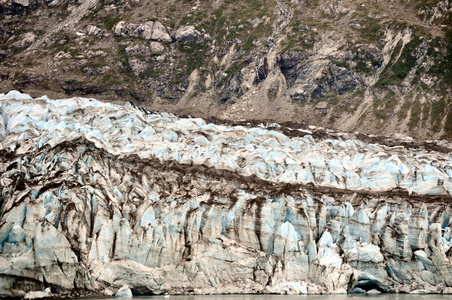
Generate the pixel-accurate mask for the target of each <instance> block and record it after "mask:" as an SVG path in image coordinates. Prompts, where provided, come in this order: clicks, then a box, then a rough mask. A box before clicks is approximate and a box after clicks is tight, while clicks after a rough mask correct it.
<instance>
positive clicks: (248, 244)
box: [0, 91, 452, 297]
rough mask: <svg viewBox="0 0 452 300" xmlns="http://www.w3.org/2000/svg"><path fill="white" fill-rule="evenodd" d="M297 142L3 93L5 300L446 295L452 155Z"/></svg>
mask: <svg viewBox="0 0 452 300" xmlns="http://www.w3.org/2000/svg"><path fill="white" fill-rule="evenodd" d="M299 132H300V133H302V134H300V135H299V136H292V137H291V136H286V135H284V134H283V133H281V132H279V131H278V130H277V128H276V129H270V128H265V126H259V127H254V128H253V127H246V126H226V125H218V124H209V123H207V122H206V121H205V120H203V119H199V118H180V117H177V116H175V115H172V114H169V113H158V112H149V111H146V110H144V109H142V108H140V107H137V106H135V105H132V104H130V103H127V104H125V105H123V106H118V105H113V104H110V103H103V102H99V101H97V100H94V99H86V98H70V99H63V100H51V99H49V98H48V97H45V96H44V97H40V98H32V97H30V96H29V95H26V94H22V93H19V92H17V91H11V92H9V93H7V94H6V95H5V94H0V141H1V142H0V157H1V160H0V217H1V222H0V297H5V296H14V297H24V296H26V295H29V296H30V295H34V294H33V293H39V292H41V291H44V290H45V289H46V288H50V289H51V291H52V293H54V294H59V295H70V294H72V295H88V294H95V293H103V294H105V295H115V294H116V295H118V296H123V295H126V296H130V293H129V292H132V293H134V294H163V293H174V294H177V293H290V294H294V293H295V294H308V293H310V294H312V293H345V292H347V291H358V290H360V291H374V292H375V291H381V292H410V291H428V292H437V293H441V292H444V291H447V290H448V289H450V287H451V286H452V274H451V271H450V270H451V262H450V259H451V257H452V250H451V238H452V233H451V225H450V215H451V205H450V203H451V196H450V192H451V190H452V171H451V170H452V167H451V166H452V157H451V155H450V153H448V152H435V151H430V150H427V149H418V148H416V149H413V148H409V147H406V148H403V147H395V146H393V147H391V146H385V145H379V144H373V143H366V142H363V141H360V140H358V139H356V138H353V137H351V138H341V137H339V136H336V137H334V136H326V137H314V135H313V132H311V131H303V132H301V131H299ZM303 134H304V136H303ZM431 286H434V287H435V288H433V289H432V288H431ZM30 293H31V294H30ZM36 295H38V294H36Z"/></svg>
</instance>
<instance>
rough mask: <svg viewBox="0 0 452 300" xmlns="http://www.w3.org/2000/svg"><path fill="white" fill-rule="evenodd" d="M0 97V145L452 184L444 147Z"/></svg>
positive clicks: (327, 177) (415, 187)
mask: <svg viewBox="0 0 452 300" xmlns="http://www.w3.org/2000/svg"><path fill="white" fill-rule="evenodd" d="M0 96H1V95H0ZM0 101H1V102H0V103H1V115H0V134H1V136H2V143H1V144H0V149H10V150H13V149H14V151H15V152H16V153H26V152H29V151H32V150H33V149H36V148H40V147H43V146H45V145H47V144H48V145H50V146H55V145H57V144H59V143H62V142H64V141H72V140H75V139H77V138H79V137H84V138H85V139H87V140H89V141H92V142H93V143H94V144H95V145H96V146H97V147H98V148H102V149H105V150H106V151H108V152H109V153H111V154H113V155H128V154H132V153H135V154H138V155H139V156H140V157H141V158H149V157H157V158H158V159H160V160H161V161H168V160H175V161H177V162H179V163H182V164H195V165H204V166H208V167H214V168H216V169H224V170H229V171H233V172H238V173H239V174H241V175H244V176H250V175H256V176H257V177H259V178H261V179H264V180H268V181H273V182H287V183H303V184H306V183H310V182H311V183H315V184H316V185H321V186H329V187H335V188H340V189H352V190H372V191H387V190H391V189H394V188H403V189H406V190H408V191H410V192H415V193H419V194H428V195H445V194H450V192H451V191H452V156H451V155H450V154H439V153H426V152H425V151H411V150H405V149H400V148H392V149H388V147H385V146H380V145H376V144H366V143H364V142H362V141H359V140H356V139H355V140H334V139H324V140H320V141H315V140H314V139H313V138H312V136H310V135H308V136H305V137H297V138H289V137H287V136H285V135H283V134H282V133H280V132H277V131H272V130H266V129H264V128H244V127H241V126H236V127H228V126H223V125H213V124H207V123H206V122H205V121H204V120H202V119H198V118H178V117H176V116H174V115H171V114H166V113H153V114H146V113H143V112H141V111H139V110H136V109H134V108H133V107H132V106H131V105H130V104H125V105H124V106H117V105H113V104H109V103H102V102H99V101H96V100H93V99H85V98H72V99H66V100H49V99H48V98H47V97H42V98H37V99H31V98H30V97H29V96H28V95H26V94H20V93H19V92H15V91H13V92H9V93H8V94H6V95H3V96H1V98H0ZM15 147H17V148H15Z"/></svg>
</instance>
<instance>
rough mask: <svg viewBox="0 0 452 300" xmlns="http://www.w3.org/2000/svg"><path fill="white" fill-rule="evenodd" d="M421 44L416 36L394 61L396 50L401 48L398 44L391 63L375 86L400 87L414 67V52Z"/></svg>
mask: <svg viewBox="0 0 452 300" xmlns="http://www.w3.org/2000/svg"><path fill="white" fill-rule="evenodd" d="M399 43H400V42H399ZM421 43H422V40H421V39H420V38H419V37H417V36H416V37H415V38H414V39H413V40H411V41H410V42H408V43H407V44H406V45H405V47H403V49H401V51H402V52H401V53H400V56H399V58H398V59H397V60H396V57H397V54H398V53H397V52H398V49H400V48H401V45H400V44H399V45H397V47H396V49H394V52H393V54H392V57H391V61H390V62H389V64H388V65H387V66H386V68H385V70H384V71H383V73H382V74H381V76H380V78H379V79H378V81H377V82H376V84H375V86H377V87H379V86H387V85H400V84H401V83H402V81H403V80H404V79H405V78H406V77H407V75H408V73H409V72H410V71H411V69H412V68H414V67H415V66H416V52H417V48H418V46H419V45H420V44H421Z"/></svg>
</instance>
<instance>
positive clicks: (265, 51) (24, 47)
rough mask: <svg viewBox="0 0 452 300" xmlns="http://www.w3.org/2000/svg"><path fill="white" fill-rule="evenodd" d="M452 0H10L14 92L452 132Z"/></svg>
mask: <svg viewBox="0 0 452 300" xmlns="http://www.w3.org/2000/svg"><path fill="white" fill-rule="evenodd" d="M451 10H452V3H451V2H450V1H449V0H441V1H440V0H420V1H406V0H403V1H402V0H376V1H361V0H355V1H351V0H342V1H339V0H291V1H289V0H287V1H285V0H250V1H231V0H215V1H207V0H168V1H144V0H127V1H126V0H88V1H76V0H1V1H0V14H1V18H0V62H1V63H0V79H1V86H0V87H1V89H2V91H3V92H7V91H8V90H10V89H19V90H22V91H26V92H28V93H30V94H32V95H36V96H40V95H42V94H48V95H51V96H59V97H61V96H64V95H90V96H93V95H95V96H96V97H97V98H99V99H104V100H108V101H115V100H117V101H123V100H124V99H125V100H127V101H134V102H135V103H140V105H143V106H146V107H148V108H151V109H155V110H163V111H172V112H176V113H178V114H190V115H194V116H200V117H209V116H214V117H217V118H220V119H231V120H251V119H257V120H264V119H267V120H274V121H278V122H284V121H290V122H295V123H298V124H305V125H320V126H323V127H330V128H336V129H340V130H342V131H360V132H364V133H373V134H375V133H378V134H391V133H404V134H407V135H410V136H413V137H418V138H424V139H430V138H446V139H450V138H452V111H451V106H450V103H451V94H452V90H451V89H452V67H451V65H452V48H451V40H452V31H451V28H452V23H451Z"/></svg>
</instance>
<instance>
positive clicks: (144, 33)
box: [113, 21, 172, 42]
mask: <svg viewBox="0 0 452 300" xmlns="http://www.w3.org/2000/svg"><path fill="white" fill-rule="evenodd" d="M113 31H114V33H115V34H116V35H117V36H122V37H137V38H143V39H145V40H153V41H160V42H171V41H172V38H171V37H170V35H169V34H168V31H167V29H166V28H165V27H164V26H163V25H162V23H160V22H157V21H156V22H152V21H147V22H140V23H125V22H124V21H121V22H119V23H118V24H116V25H115V27H114V28H113Z"/></svg>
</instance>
